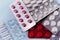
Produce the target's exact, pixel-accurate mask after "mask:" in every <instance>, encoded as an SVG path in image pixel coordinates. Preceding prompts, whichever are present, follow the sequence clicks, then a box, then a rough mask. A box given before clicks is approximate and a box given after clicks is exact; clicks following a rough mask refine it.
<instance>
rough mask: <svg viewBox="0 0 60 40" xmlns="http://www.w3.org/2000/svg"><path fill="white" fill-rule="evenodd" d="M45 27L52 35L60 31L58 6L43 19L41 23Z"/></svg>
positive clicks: (54, 35)
mask: <svg viewBox="0 0 60 40" xmlns="http://www.w3.org/2000/svg"><path fill="white" fill-rule="evenodd" d="M42 24H43V25H44V26H45V27H47V28H48V29H49V30H50V31H51V32H52V33H53V36H52V37H56V34H57V35H59V34H60V33H59V34H58V32H60V8H58V9H57V10H55V11H54V12H52V14H50V15H49V16H47V18H46V19H44V20H43V23H42Z"/></svg>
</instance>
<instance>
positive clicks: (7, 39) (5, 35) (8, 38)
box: [0, 22, 14, 40]
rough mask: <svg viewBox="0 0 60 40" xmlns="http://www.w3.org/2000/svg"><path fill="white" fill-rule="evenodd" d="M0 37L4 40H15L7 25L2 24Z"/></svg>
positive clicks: (0, 25)
mask: <svg viewBox="0 0 60 40" xmlns="http://www.w3.org/2000/svg"><path fill="white" fill-rule="evenodd" d="M0 37H1V39H2V40H14V39H13V37H12V35H11V34H10V32H9V30H8V29H7V26H6V24H4V23H1V22H0Z"/></svg>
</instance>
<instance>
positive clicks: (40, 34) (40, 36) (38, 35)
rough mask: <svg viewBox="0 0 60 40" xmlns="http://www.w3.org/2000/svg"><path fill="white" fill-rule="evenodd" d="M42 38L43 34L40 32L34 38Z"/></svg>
mask: <svg viewBox="0 0 60 40" xmlns="http://www.w3.org/2000/svg"><path fill="white" fill-rule="evenodd" d="M42 36H43V33H42V32H38V33H37V34H36V36H35V37H36V38H42Z"/></svg>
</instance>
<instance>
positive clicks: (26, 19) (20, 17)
mask: <svg viewBox="0 0 60 40" xmlns="http://www.w3.org/2000/svg"><path fill="white" fill-rule="evenodd" d="M10 8H11V10H12V12H13V14H14V15H15V17H16V19H17V21H18V23H19V25H20V27H21V29H22V30H23V31H26V30H28V29H30V28H31V27H33V26H34V25H35V24H36V22H35V21H34V20H33V18H32V17H31V15H30V14H29V11H28V10H27V8H26V7H25V5H24V3H23V2H22V0H18V1H16V2H14V3H12V4H11V5H10Z"/></svg>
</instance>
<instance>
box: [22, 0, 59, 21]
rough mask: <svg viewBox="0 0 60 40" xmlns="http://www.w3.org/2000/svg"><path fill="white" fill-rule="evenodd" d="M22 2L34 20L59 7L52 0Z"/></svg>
mask: <svg viewBox="0 0 60 40" xmlns="http://www.w3.org/2000/svg"><path fill="white" fill-rule="evenodd" d="M23 2H24V4H25V5H26V7H27V9H28V10H29V12H30V14H31V16H32V17H33V19H34V20H35V21H36V22H38V21H40V20H41V19H43V18H44V17H46V16H47V15H49V14H50V13H51V12H53V11H54V10H56V9H57V8H58V7H59V6H58V4H57V3H56V1H54V0H23Z"/></svg>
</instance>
